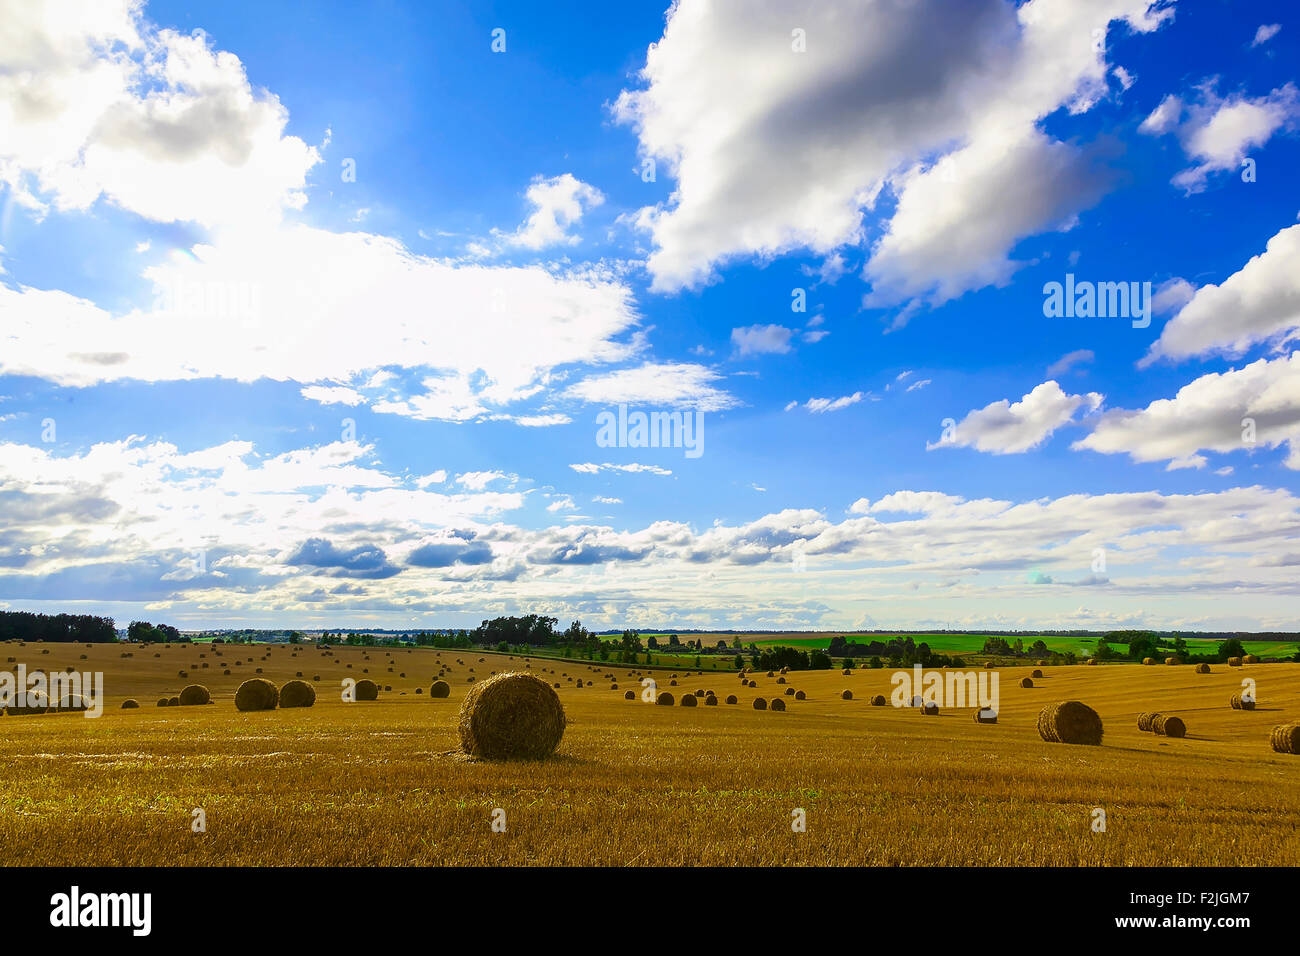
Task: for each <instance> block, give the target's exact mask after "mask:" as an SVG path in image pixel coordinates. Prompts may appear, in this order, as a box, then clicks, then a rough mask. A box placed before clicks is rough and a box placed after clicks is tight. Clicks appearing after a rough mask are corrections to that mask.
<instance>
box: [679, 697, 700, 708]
mask: <svg viewBox="0 0 1300 956" xmlns="http://www.w3.org/2000/svg"><path fill="white" fill-rule="evenodd" d="M699 703H700V699H699V698H698V697H696V696H695V695H694V694H682V706H683V707H696V706H698V705H699Z"/></svg>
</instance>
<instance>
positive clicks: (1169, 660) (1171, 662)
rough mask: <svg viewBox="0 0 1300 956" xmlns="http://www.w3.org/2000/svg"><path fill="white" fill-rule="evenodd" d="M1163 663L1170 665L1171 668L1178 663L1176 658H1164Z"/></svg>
mask: <svg viewBox="0 0 1300 956" xmlns="http://www.w3.org/2000/svg"><path fill="white" fill-rule="evenodd" d="M1165 663H1166V664H1168V665H1170V666H1171V667H1172V666H1173V665H1175V664H1177V663H1178V658H1176V657H1166V658H1165Z"/></svg>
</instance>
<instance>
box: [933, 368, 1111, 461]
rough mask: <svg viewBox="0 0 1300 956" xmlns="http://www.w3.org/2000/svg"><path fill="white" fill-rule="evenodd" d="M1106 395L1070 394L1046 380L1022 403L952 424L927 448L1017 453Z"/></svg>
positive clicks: (977, 413) (1096, 404)
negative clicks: (960, 448)
mask: <svg viewBox="0 0 1300 956" xmlns="http://www.w3.org/2000/svg"><path fill="white" fill-rule="evenodd" d="M1102 398H1103V396H1102V395H1101V394H1100V393H1098V392H1088V393H1087V394H1085V395H1069V394H1066V392H1065V391H1063V390H1062V389H1061V386H1060V385H1058V384H1057V383H1056V382H1055V381H1054V380H1053V381H1047V382H1043V383H1042V384H1041V385H1038V386H1036V387H1035V388H1034V390H1033V391H1031V392H1030V393H1029V394H1027V395H1025V396H1024V397H1023V398H1021V399H1020V401H1018V402H1011V401H1008V400H1007V399H1005V398H1004V399H1002V400H1001V401H997V402H993V403H992V404H990V405H986V406H984V407H983V408H979V409H976V410H974V411H972V412H970V413H969V414H967V416H966V417H965V418H963V419H962V420H961V421H960V422H957V423H956V424H955V425H954V426H953V427H951V428H950V429H949V430H948V432H947V433H946V434H945V436H944V437H943V438H941V439H940V440H939V441H937V442H933V443H929V442H927V443H926V446H925V447H926V450H932V449H935V448H946V447H967V448H975V449H977V450H979V451H985V452H991V453H993V454H995V455H1014V454H1019V453H1021V452H1026V451H1029V450H1030V449H1031V448H1037V447H1038V446H1039V445H1041V444H1042V443H1043V442H1044V441H1046V440H1047V439H1048V438H1050V437H1051V435H1052V434H1053V433H1054V432H1055V431H1056V430H1057V429H1058V428H1061V427H1062V426H1064V425H1068V424H1070V423H1071V422H1073V421H1074V416H1075V413H1076V412H1077V411H1079V409H1081V408H1082V409H1084V410H1085V412H1091V411H1095V410H1096V409H1097V408H1098V407H1099V406H1100V405H1101V402H1102Z"/></svg>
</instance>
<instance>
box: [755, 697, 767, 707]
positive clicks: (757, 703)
mask: <svg viewBox="0 0 1300 956" xmlns="http://www.w3.org/2000/svg"><path fill="white" fill-rule="evenodd" d="M754 709H755V710H767V701H766V700H764V699H763V698H762V697H755V698H754Z"/></svg>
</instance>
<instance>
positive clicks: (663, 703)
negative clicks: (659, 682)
mask: <svg viewBox="0 0 1300 956" xmlns="http://www.w3.org/2000/svg"><path fill="white" fill-rule="evenodd" d="M655 703H656V704H658V705H659V706H660V707H671V706H672V705H673V704H675V703H677V698H675V697H674V696H673V695H672V694H670V693H668V691H664V692H663V693H661V694H660V695H659V696H658V697H656V698H655Z"/></svg>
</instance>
